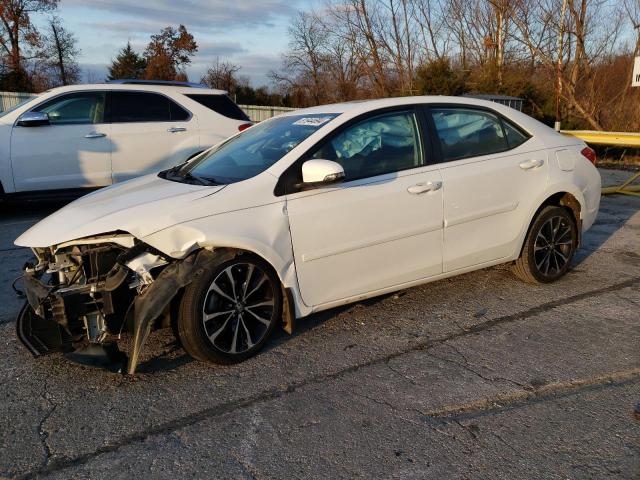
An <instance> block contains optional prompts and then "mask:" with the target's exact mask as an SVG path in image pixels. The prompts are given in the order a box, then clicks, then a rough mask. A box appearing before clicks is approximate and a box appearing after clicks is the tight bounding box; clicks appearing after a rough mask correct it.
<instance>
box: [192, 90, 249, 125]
mask: <svg viewBox="0 0 640 480" xmlns="http://www.w3.org/2000/svg"><path fill="white" fill-rule="evenodd" d="M186 96H187V97H189V98H190V99H191V100H194V101H196V102H198V103H199V104H200V105H203V106H205V107H207V108H208V109H209V110H213V111H214V112H216V113H219V114H220V115H222V116H224V117H227V118H231V119H233V120H243V121H247V122H248V121H250V120H249V117H247V114H246V113H244V112H243V111H242V109H241V108H240V107H239V106H238V105H236V104H235V103H233V100H231V99H230V98H229V97H228V96H226V95H202V94H190V95H186Z"/></svg>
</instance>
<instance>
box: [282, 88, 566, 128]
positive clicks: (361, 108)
mask: <svg viewBox="0 0 640 480" xmlns="http://www.w3.org/2000/svg"><path fill="white" fill-rule="evenodd" d="M421 103H422V104H447V105H460V106H477V107H483V108H487V109H490V110H492V111H494V112H498V113H500V114H501V115H503V116H505V117H506V118H508V119H509V120H510V121H513V122H515V123H516V124H517V125H519V126H520V127H521V128H524V130H526V131H527V132H529V134H531V135H537V136H544V137H553V138H557V137H558V135H560V134H558V133H557V132H555V131H554V130H553V129H552V128H549V127H548V126H546V125H544V124H543V123H541V122H539V121H538V120H536V119H534V118H532V117H530V116H529V115H527V114H525V113H522V112H520V111H518V110H515V109H513V108H511V107H508V106H506V105H502V104H500V103H496V102H492V101H489V100H482V99H478V98H471V97H452V96H445V95H422V96H413V97H393V98H380V99H375V100H357V101H352V102H344V103H334V104H329V105H319V106H317V107H309V108H304V109H300V110H292V111H290V112H286V113H284V114H282V115H280V116H291V115H309V114H323V113H327V114H340V117H341V118H343V121H347V120H348V119H349V118H353V117H356V116H358V115H361V114H365V113H368V112H372V111H374V110H378V109H383V108H389V107H397V106H402V105H416V104H421Z"/></svg>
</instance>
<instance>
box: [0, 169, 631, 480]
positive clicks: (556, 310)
mask: <svg viewBox="0 0 640 480" xmlns="http://www.w3.org/2000/svg"><path fill="white" fill-rule="evenodd" d="M602 174H603V183H604V184H605V185H606V184H612V183H614V182H618V183H619V180H620V179H621V178H624V177H625V176H626V174H625V172H616V171H609V170H602ZM56 207H58V205H55V204H45V205H42V204H39V205H28V206H23V207H13V208H10V209H6V207H5V210H4V211H3V212H2V214H1V215H0V262H1V265H2V270H1V271H0V358H1V360H2V367H1V368H0V478H2V477H7V478H55V479H57V478H59V479H69V478H79V479H84V478H91V479H97V478H109V479H112V478H132V477H135V476H141V477H143V478H167V479H174V478H202V477H208V478H249V479H252V478H253V479H261V478H287V479H289V478H355V477H357V478H411V479H413V478H436V479H440V478H465V479H466V478H487V479H501V478H504V479H513V478H536V479H538V478H558V479H560V478H562V479H566V478H598V479H599V478H605V477H607V478H608V477H613V478H629V479H632V478H635V479H637V478H640V421H639V420H638V419H637V418H635V417H634V408H635V407H636V405H637V404H638V403H639V402H640V198H632V197H623V196H611V197H606V198H603V201H602V205H601V211H600V214H599V216H598V219H597V221H596V224H595V225H594V227H593V228H592V229H591V230H590V231H589V232H588V233H587V234H586V235H585V237H584V239H583V240H584V241H583V246H582V249H581V250H580V252H579V254H578V255H577V258H576V260H575V262H574V266H573V269H572V271H571V272H570V273H569V274H568V275H567V276H566V277H565V278H563V279H562V280H561V281H559V282H557V283H555V284H552V285H540V286H536V285H533V286H532V285H527V284H523V283H521V282H519V281H518V280H516V279H515V277H514V276H513V275H512V274H511V272H510V270H509V268H508V266H501V267H496V268H491V269H485V270H481V271H478V272H473V273H470V274H466V275H462V276H458V277H455V278H451V279H447V280H442V281H438V282H434V283H431V284H427V285H424V286H420V287H416V288H412V289H409V290H406V291H403V292H400V293H398V294H395V295H388V296H385V297H383V298H378V299H373V300H369V301H366V302H363V303H359V304H355V305H350V306H348V307H344V308H340V309H335V310H332V311H329V312H323V313H321V314H317V315H314V316H312V317H309V318H306V319H303V320H299V321H298V325H297V331H296V332H295V333H294V335H292V336H288V335H286V334H285V333H283V332H278V333H276V335H275V337H274V338H273V339H272V341H271V342H270V343H269V345H268V346H267V348H266V349H265V350H264V351H263V353H261V354H260V355H258V356H257V357H254V358H252V359H250V360H248V361H246V362H244V363H242V364H240V365H235V366H230V367H221V366H208V365H204V364H201V363H198V362H196V361H193V360H191V359H190V358H189V357H187V356H186V355H185V353H184V351H183V350H182V349H181V348H180V347H179V345H177V344H176V342H175V340H174V339H173V336H172V334H171V332H170V331H166V330H164V331H158V332H155V333H154V334H153V335H152V337H151V339H150V341H149V343H148V348H146V350H145V352H144V356H143V359H142V364H141V367H140V374H138V375H136V376H135V377H132V378H129V377H124V376H120V375H116V374H111V373H108V372H105V371H101V370H94V369H90V368H86V367H81V366H78V365H75V364H72V363H69V362H68V361H66V360H65V359H64V358H63V357H61V356H58V355H52V356H48V357H44V358H40V359H34V358H32V357H31V355H30V354H29V353H28V352H27V351H26V350H25V349H24V348H23V347H22V346H21V345H20V344H19V342H18V341H17V339H16V336H15V322H14V318H15V316H16V314H17V313H18V309H19V308H20V304H21V302H20V300H19V299H17V298H15V296H14V295H13V292H12V291H11V287H10V285H11V282H12V281H13V279H14V278H15V277H17V276H19V275H20V268H21V266H22V264H23V263H24V262H25V261H26V260H27V259H28V258H29V257H30V254H29V251H28V250H26V249H21V248H17V247H15V246H14V245H13V239H14V238H15V237H17V236H18V235H19V234H20V233H21V232H22V231H23V230H25V229H26V228H27V227H29V226H30V225H31V224H33V223H35V222H36V221H37V220H38V219H40V218H42V217H44V216H45V215H46V214H47V213H48V212H50V211H52V210H53V209H55V208H56ZM639 408H640V407H639Z"/></svg>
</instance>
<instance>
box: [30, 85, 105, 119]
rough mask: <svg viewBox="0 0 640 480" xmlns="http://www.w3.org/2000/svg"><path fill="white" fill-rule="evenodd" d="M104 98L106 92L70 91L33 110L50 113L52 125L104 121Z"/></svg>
mask: <svg viewBox="0 0 640 480" xmlns="http://www.w3.org/2000/svg"><path fill="white" fill-rule="evenodd" d="M104 99H105V92H77V93H69V94H67V95H61V96H59V97H56V98H53V99H51V100H49V101H47V102H44V103H42V104H40V105H38V106H37V107H36V108H34V109H33V111H34V112H43V113H46V114H47V115H49V122H50V123H51V124H52V125H82V124H88V123H89V124H91V123H102V122H103V121H104Z"/></svg>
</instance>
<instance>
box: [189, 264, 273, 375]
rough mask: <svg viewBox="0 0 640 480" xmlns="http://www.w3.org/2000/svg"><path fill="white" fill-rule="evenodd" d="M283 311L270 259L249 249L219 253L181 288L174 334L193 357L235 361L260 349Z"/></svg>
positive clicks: (205, 360) (230, 362)
mask: <svg viewBox="0 0 640 480" xmlns="http://www.w3.org/2000/svg"><path fill="white" fill-rule="evenodd" d="M232 280H233V284H232ZM245 284H246V285H245ZM205 315H209V316H211V318H209V319H206V320H205ZM281 317H282V289H281V287H280V281H279V279H278V277H277V275H276V274H275V273H274V272H273V270H272V268H271V267H270V265H269V264H267V263H266V262H265V261H263V260H262V259H260V258H259V257H256V256H254V255H250V254H242V255H237V256H235V257H234V258H232V259H229V257H228V256H223V257H221V258H220V261H219V262H215V261H214V262H213V263H212V264H210V265H209V266H208V267H207V268H206V269H205V271H204V272H203V273H202V275H200V276H198V278H197V279H196V280H194V281H193V282H192V283H191V284H189V285H188V286H187V287H186V288H185V291H184V296H183V297H182V301H181V304H180V313H179V316H178V336H179V338H180V341H181V342H182V345H183V347H184V349H185V350H186V351H187V353H188V354H189V355H191V356H192V357H193V358H195V359H197V360H200V361H204V362H213V363H220V364H233V363H238V362H242V361H244V360H246V359H247V358H249V357H251V356H253V355H255V354H256V353H258V352H259V351H260V350H261V349H262V347H263V346H264V344H265V343H266V342H267V340H268V339H269V337H270V336H271V333H272V332H273V329H274V328H275V326H276V324H277V323H278V322H280V321H281Z"/></svg>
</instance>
